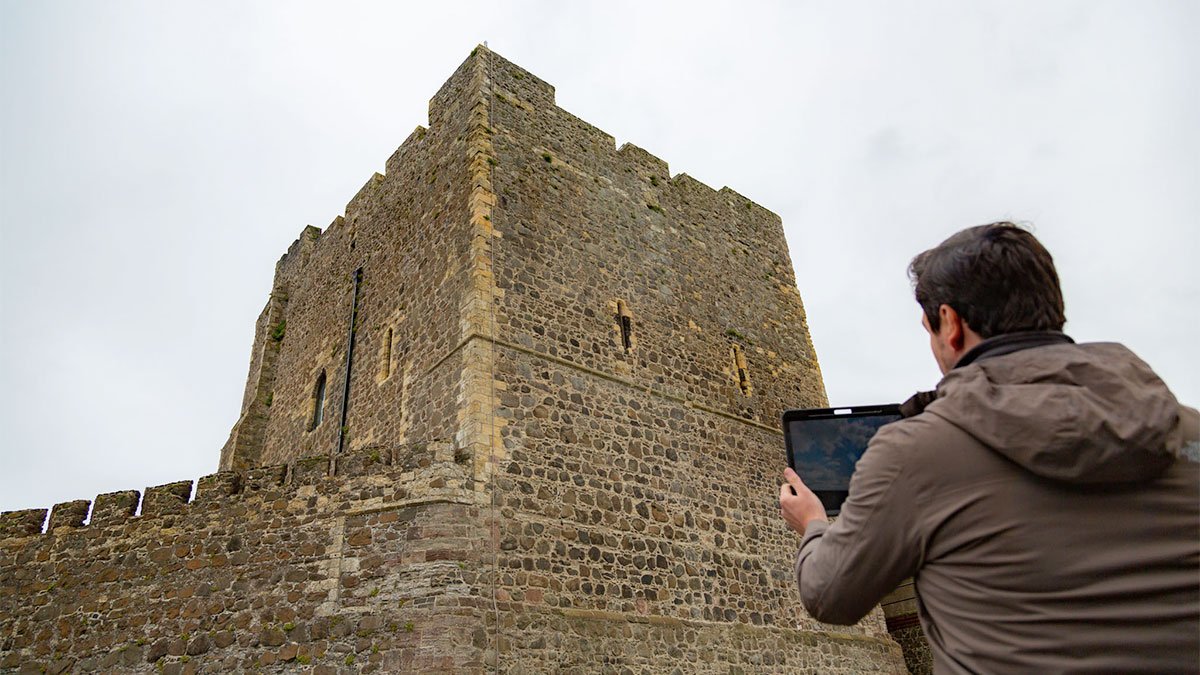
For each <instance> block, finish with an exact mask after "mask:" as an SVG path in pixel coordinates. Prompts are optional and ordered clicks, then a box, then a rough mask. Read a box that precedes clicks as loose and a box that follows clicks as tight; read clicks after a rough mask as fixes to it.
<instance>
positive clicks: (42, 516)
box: [0, 509, 48, 539]
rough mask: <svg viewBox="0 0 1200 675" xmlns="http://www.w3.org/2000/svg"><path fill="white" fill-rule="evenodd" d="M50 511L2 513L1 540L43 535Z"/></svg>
mask: <svg viewBox="0 0 1200 675" xmlns="http://www.w3.org/2000/svg"><path fill="white" fill-rule="evenodd" d="M47 510H48V509H26V510H24V511H5V512H4V513H0V539H8V538H10V537H28V536H31V535H34V534H41V533H42V523H45V522H46V512H47Z"/></svg>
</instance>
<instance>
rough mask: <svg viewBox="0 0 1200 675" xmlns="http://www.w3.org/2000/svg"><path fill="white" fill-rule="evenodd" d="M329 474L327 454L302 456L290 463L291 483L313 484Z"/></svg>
mask: <svg viewBox="0 0 1200 675" xmlns="http://www.w3.org/2000/svg"><path fill="white" fill-rule="evenodd" d="M328 475H329V455H316V456H313V457H302V458H300V459H298V460H296V462H295V463H294V464H292V485H315V484H317V483H319V482H321V481H322V480H324V479H325V477H326V476H328Z"/></svg>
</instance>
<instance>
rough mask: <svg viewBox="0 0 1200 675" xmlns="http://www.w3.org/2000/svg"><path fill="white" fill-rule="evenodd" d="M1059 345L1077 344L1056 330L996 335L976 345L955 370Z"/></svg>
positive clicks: (964, 355) (963, 357) (960, 360)
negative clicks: (991, 359)
mask: <svg viewBox="0 0 1200 675" xmlns="http://www.w3.org/2000/svg"><path fill="white" fill-rule="evenodd" d="M1058 344H1075V341H1074V340H1072V339H1071V337H1070V336H1069V335H1067V334H1066V333H1062V332H1059V331H1056V330H1032V331H1022V332H1019V333H1005V334H1004V335H996V336H994V337H990V338H988V339H986V340H984V341H983V342H980V343H979V344H977V345H975V346H974V347H972V348H971V350H970V351H968V352H967V353H966V354H963V356H962V358H961V359H959V360H958V363H956V364H954V367H955V368H962V367H963V366H969V365H971V364H972V363H975V362H976V361H981V360H983V359H990V358H992V357H993V356H1004V355H1005V354H1012V353H1013V352H1019V351H1021V350H1022V349H1030V348H1033V347H1044V346H1046V345H1058Z"/></svg>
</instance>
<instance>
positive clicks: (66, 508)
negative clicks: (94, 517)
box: [46, 499, 92, 532]
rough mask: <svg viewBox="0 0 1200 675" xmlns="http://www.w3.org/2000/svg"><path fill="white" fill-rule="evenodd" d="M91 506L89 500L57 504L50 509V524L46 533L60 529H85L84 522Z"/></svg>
mask: <svg viewBox="0 0 1200 675" xmlns="http://www.w3.org/2000/svg"><path fill="white" fill-rule="evenodd" d="M91 506H92V502H91V501H90V500H87V499H76V500H73V501H69V502H60V503H58V504H55V505H54V506H53V507H51V508H50V523H49V525H47V526H46V531H47V532H53V531H55V530H57V529H59V528H60V527H83V521H84V520H86V519H87V516H88V509H89V508H91Z"/></svg>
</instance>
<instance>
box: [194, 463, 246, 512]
mask: <svg viewBox="0 0 1200 675" xmlns="http://www.w3.org/2000/svg"><path fill="white" fill-rule="evenodd" d="M241 483H242V480H241V475H240V474H238V473H237V472H236V471H220V472H217V473H212V474H209V475H207V476H204V477H203V478H201V479H200V480H198V481H196V498H195V499H194V500H193V503H195V504H203V505H206V506H207V505H211V504H221V503H224V502H225V498H227V497H231V496H233V495H235V494H237V493H238V492H239V490H240V489H241Z"/></svg>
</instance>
